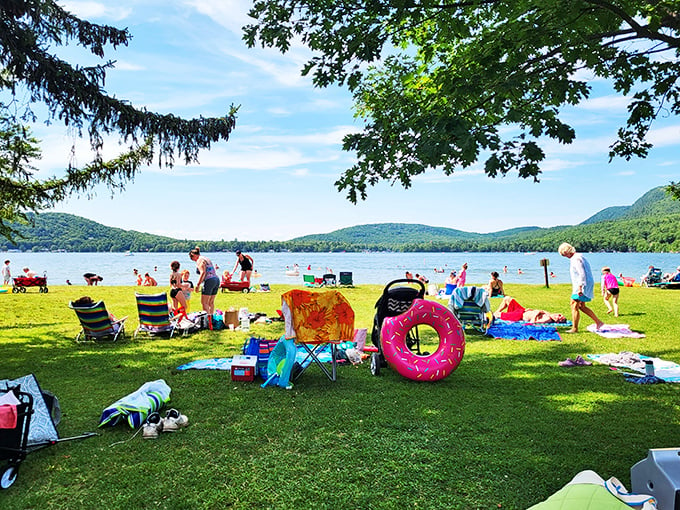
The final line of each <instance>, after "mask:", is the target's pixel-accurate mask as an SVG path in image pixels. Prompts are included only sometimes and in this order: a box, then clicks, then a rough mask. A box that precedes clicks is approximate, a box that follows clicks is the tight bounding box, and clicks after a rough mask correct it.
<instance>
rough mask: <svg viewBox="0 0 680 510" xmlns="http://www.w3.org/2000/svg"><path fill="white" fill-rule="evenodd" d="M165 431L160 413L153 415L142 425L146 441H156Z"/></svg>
mask: <svg viewBox="0 0 680 510" xmlns="http://www.w3.org/2000/svg"><path fill="white" fill-rule="evenodd" d="M162 431H163V419H162V418H161V415H160V414H158V413H151V414H150V415H149V416H148V417H147V419H146V421H145V422H144V424H143V425H142V437H143V438H144V439H156V438H157V437H158V434H159V433H160V432H162Z"/></svg>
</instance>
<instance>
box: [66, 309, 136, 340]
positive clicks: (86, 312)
mask: <svg viewBox="0 0 680 510" xmlns="http://www.w3.org/2000/svg"><path fill="white" fill-rule="evenodd" d="M68 306H69V308H71V309H72V310H73V311H74V312H76V316H77V317H78V320H79V321H80V326H81V328H82V329H81V330H80V333H78V335H77V336H76V342H81V341H98V340H109V341H111V342H115V341H116V340H118V338H125V320H126V319H127V316H126V317H123V318H122V319H117V320H111V316H110V315H109V312H108V311H107V310H106V305H105V304H104V301H99V302H98V303H95V304H93V305H91V306H76V305H74V304H73V302H70V303H69V305H68Z"/></svg>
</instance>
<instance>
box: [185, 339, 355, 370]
mask: <svg viewBox="0 0 680 510" xmlns="http://www.w3.org/2000/svg"><path fill="white" fill-rule="evenodd" d="M350 347H354V343H352V342H342V343H341V344H340V345H338V348H339V349H347V348H350ZM316 355H317V357H318V358H319V361H321V362H322V363H330V362H331V361H332V359H331V346H330V344H328V345H324V346H322V347H320V348H318V349H317V350H316ZM232 361H233V358H209V359H197V360H194V361H190V362H188V363H185V364H183V365H180V366H178V367H177V370H231V363H232ZM295 361H296V362H297V363H300V364H301V365H302V366H303V367H306V366H307V365H309V364H310V363H311V362H312V360H311V359H310V358H309V356H308V354H307V352H306V351H305V349H304V347H302V345H297V346H296V353H295Z"/></svg>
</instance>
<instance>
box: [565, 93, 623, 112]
mask: <svg viewBox="0 0 680 510" xmlns="http://www.w3.org/2000/svg"><path fill="white" fill-rule="evenodd" d="M630 101H631V100H630V98H628V97H625V96H617V95H609V96H601V97H594V98H590V99H586V100H585V101H581V102H580V103H579V104H578V106H576V108H579V109H584V110H589V111H608V112H612V111H618V112H625V111H626V108H627V107H628V104H629V103H630Z"/></svg>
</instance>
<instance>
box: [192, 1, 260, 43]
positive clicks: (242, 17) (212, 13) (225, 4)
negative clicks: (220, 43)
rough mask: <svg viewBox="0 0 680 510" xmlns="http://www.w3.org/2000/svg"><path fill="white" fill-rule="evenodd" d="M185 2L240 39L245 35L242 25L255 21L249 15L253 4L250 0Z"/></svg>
mask: <svg viewBox="0 0 680 510" xmlns="http://www.w3.org/2000/svg"><path fill="white" fill-rule="evenodd" d="M184 3H185V4H186V5H188V6H190V7H193V8H194V9H196V10H197V11H198V12H199V13H201V14H204V15H205V16H208V17H209V18H210V19H212V20H213V21H214V22H215V23H217V24H219V25H221V26H223V27H225V28H226V29H228V30H229V31H230V32H232V33H234V34H235V35H237V36H238V37H239V39H240V38H241V36H242V35H243V30H242V27H243V26H245V25H247V24H249V23H252V22H253V19H252V18H251V17H249V16H248V11H249V10H250V8H251V7H252V4H253V2H252V1H250V0H220V1H219V2H216V1H215V0H186V1H185V2H184Z"/></svg>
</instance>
